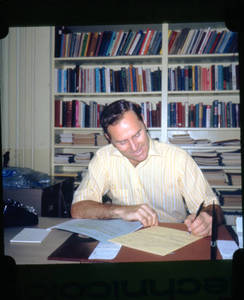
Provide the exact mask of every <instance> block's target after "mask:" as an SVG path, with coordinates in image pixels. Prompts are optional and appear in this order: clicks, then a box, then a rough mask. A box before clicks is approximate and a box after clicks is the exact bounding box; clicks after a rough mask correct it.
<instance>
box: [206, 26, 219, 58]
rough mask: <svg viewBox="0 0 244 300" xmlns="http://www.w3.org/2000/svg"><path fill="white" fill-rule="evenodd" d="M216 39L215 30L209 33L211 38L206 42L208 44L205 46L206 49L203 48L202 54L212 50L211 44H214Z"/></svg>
mask: <svg viewBox="0 0 244 300" xmlns="http://www.w3.org/2000/svg"><path fill="white" fill-rule="evenodd" d="M216 37H217V32H216V30H214V31H213V32H212V33H211V36H210V38H209V40H208V43H207V45H206V48H205V51H204V53H207V54H208V53H210V49H211V48H212V46H213V43H214V41H215V39H216Z"/></svg>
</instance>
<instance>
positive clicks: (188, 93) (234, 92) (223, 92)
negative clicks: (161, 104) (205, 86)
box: [168, 90, 240, 96]
mask: <svg viewBox="0 0 244 300" xmlns="http://www.w3.org/2000/svg"><path fill="white" fill-rule="evenodd" d="M239 94H240V91H239V90H214V91H169V92H168V95H169V96H177V95H179V96H198V95H202V96H212V95H215V96H217V95H218V96H221V95H237V96H238V95H239Z"/></svg>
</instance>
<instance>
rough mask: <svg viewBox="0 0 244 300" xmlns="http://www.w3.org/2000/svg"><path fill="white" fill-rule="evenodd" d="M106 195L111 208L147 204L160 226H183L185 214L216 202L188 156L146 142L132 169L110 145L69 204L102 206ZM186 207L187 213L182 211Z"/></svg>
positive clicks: (93, 163)
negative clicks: (144, 151) (144, 152)
mask: <svg viewBox="0 0 244 300" xmlns="http://www.w3.org/2000/svg"><path fill="white" fill-rule="evenodd" d="M105 194H108V196H109V197H110V198H111V199H112V203H113V204H119V205H137V204H142V203H147V204H148V205H149V206H151V207H152V208H153V209H154V210H155V211H156V213H157V215H158V218H159V221H161V222H183V221H184V219H185V218H186V216H187V210H188V211H189V212H190V213H195V212H196V211H197V209H198V207H199V205H200V203H201V202H202V201H203V200H204V204H205V206H208V205H210V204H213V201H214V202H215V204H219V203H218V200H217V198H216V196H215V194H214V193H213V191H212V189H211V188H210V186H209V184H208V182H207V181H206V179H205V177H204V176H203V174H202V172H201V170H200V169H199V167H198V166H197V164H196V163H195V161H194V160H193V159H192V158H191V156H190V155H189V154H188V153H187V152H186V151H184V150H183V149H181V148H178V147H176V146H174V145H170V144H166V143H159V142H158V141H154V140H151V139H149V153H148V157H147V159H146V160H144V161H143V162H141V163H139V164H138V165H137V166H136V167H134V166H133V165H132V164H131V163H130V161H129V160H128V159H127V158H126V157H125V156H123V155H122V154H121V153H120V152H119V151H118V150H117V149H116V148H115V147H114V146H113V145H112V144H110V145H107V146H104V147H102V148H101V149H99V150H98V151H97V153H96V154H95V156H94V157H93V159H92V160H91V162H90V164H89V167H88V173H87V175H86V177H85V178H84V179H83V180H82V182H81V184H80V186H79V187H78V189H77V190H76V192H75V193H74V198H73V203H75V202H78V201H82V200H94V201H98V202H102V196H103V195H105ZM186 207H187V210H186Z"/></svg>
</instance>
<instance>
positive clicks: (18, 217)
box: [3, 199, 38, 227]
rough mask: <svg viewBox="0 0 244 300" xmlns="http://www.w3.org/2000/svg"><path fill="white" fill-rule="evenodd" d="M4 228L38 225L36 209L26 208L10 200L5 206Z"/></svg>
mask: <svg viewBox="0 0 244 300" xmlns="http://www.w3.org/2000/svg"><path fill="white" fill-rule="evenodd" d="M3 217H4V227H11V226H33V225H37V224H38V216H37V213H36V211H35V209H34V207H30V206H25V205H23V204H22V203H20V202H19V201H14V200H11V199H8V200H7V201H4V206H3Z"/></svg>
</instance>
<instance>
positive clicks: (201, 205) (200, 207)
mask: <svg viewBox="0 0 244 300" xmlns="http://www.w3.org/2000/svg"><path fill="white" fill-rule="evenodd" d="M203 205H204V201H203V202H202V203H201V204H200V206H199V208H198V210H197V213H196V216H195V218H194V220H193V222H194V221H195V220H196V218H197V217H198V216H199V215H200V212H201V210H202V208H203Z"/></svg>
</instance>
